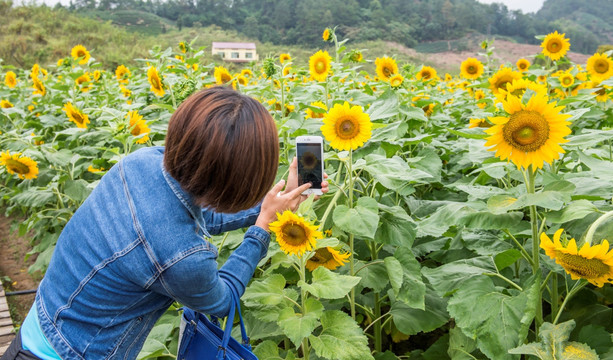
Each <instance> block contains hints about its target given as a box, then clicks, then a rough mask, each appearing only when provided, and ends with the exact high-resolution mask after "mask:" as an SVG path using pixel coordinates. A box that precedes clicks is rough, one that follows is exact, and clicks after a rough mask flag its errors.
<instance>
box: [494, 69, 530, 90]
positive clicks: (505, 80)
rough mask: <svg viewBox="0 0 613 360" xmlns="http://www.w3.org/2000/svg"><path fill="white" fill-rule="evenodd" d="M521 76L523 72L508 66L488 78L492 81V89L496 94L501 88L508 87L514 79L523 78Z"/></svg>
mask: <svg viewBox="0 0 613 360" xmlns="http://www.w3.org/2000/svg"><path fill="white" fill-rule="evenodd" d="M521 77H522V76H521V73H519V72H517V71H513V70H511V68H508V67H502V68H501V69H500V70H498V71H497V72H496V73H495V74H494V75H492V77H491V78H489V79H488V80H489V82H490V90H492V93H493V94H494V95H496V94H498V92H499V91H500V90H501V89H506V87H507V84H509V83H511V82H513V80H516V79H521Z"/></svg>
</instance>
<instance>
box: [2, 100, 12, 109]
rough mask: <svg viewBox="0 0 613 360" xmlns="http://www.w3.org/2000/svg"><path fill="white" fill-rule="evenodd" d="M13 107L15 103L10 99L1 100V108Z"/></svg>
mask: <svg viewBox="0 0 613 360" xmlns="http://www.w3.org/2000/svg"><path fill="white" fill-rule="evenodd" d="M12 107H13V104H11V102H10V101H8V100H0V108H2V109H10V108H12Z"/></svg>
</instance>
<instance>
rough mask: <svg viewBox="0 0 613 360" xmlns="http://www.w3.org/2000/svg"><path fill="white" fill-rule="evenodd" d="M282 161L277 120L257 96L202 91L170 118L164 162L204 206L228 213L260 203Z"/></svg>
mask: <svg viewBox="0 0 613 360" xmlns="http://www.w3.org/2000/svg"><path fill="white" fill-rule="evenodd" d="M278 162H279V138H278V136H277V127H276V125H275V122H274V120H273V119H272V117H271V116H270V114H269V113H268V111H266V109H265V108H264V106H262V104H260V103H259V102H258V101H257V100H255V99H252V98H250V97H248V96H245V95H242V94H241V93H239V92H237V91H234V90H232V89H230V88H226V87H213V88H209V89H205V90H201V91H199V92H197V93H195V94H193V95H191V96H190V97H189V98H187V100H185V101H184V102H183V103H182V104H181V105H180V106H179V108H178V109H177V111H175V113H174V114H173V115H172V117H171V118H170V122H169V124H168V133H167V135H166V150H165V151H164V166H165V168H166V170H167V171H168V172H169V173H170V175H171V176H172V177H173V178H175V179H176V180H177V181H178V182H179V184H180V185H181V187H182V188H183V189H184V190H185V191H187V192H188V193H190V194H191V195H192V196H194V197H195V200H196V202H197V204H198V205H200V206H203V207H209V208H212V209H214V210H215V211H218V212H227V213H232V212H237V211H240V210H245V209H249V208H251V207H253V206H255V205H256V204H257V203H258V202H259V201H261V200H262V199H263V198H264V196H265V195H266V193H267V192H268V191H269V190H270V188H271V186H272V184H273V182H274V180H275V176H276V174H277V168H278V166H279V163H278Z"/></svg>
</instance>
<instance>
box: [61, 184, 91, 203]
mask: <svg viewBox="0 0 613 360" xmlns="http://www.w3.org/2000/svg"><path fill="white" fill-rule="evenodd" d="M91 191H92V190H91V189H90V188H89V187H88V182H87V181H85V180H83V179H77V180H66V182H65V183H64V193H65V194H66V195H67V196H68V197H70V198H71V199H73V200H74V201H76V202H78V203H80V202H82V201H85V199H86V198H87V196H88V195H89V194H90V193H91Z"/></svg>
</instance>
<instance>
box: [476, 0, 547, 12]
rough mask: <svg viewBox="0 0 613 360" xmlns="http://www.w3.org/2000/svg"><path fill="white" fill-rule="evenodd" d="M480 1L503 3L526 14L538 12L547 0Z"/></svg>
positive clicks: (482, 0)
mask: <svg viewBox="0 0 613 360" xmlns="http://www.w3.org/2000/svg"><path fill="white" fill-rule="evenodd" d="M477 1H478V2H480V3H484V4H491V3H494V2H497V3H503V4H505V5H506V6H507V8H508V9H509V10H521V11H522V12H523V13H524V14H526V13H534V12H537V11H538V10H539V9H540V8H541V7H542V6H543V3H544V2H545V0H477Z"/></svg>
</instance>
